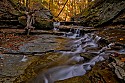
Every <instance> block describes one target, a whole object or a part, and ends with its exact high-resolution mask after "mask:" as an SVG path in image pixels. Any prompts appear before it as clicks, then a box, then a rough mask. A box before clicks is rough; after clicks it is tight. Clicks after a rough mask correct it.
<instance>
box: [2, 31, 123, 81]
mask: <svg viewBox="0 0 125 83" xmlns="http://www.w3.org/2000/svg"><path fill="white" fill-rule="evenodd" d="M79 32H80V31H74V32H68V33H65V35H62V36H57V35H51V34H42V35H36V37H37V38H36V39H33V40H31V41H28V42H26V43H23V45H21V46H19V49H18V50H15V51H14V50H11V51H7V52H8V53H7V52H6V54H5V53H4V54H3V53H2V54H1V60H0V62H1V67H0V70H1V71H0V81H1V82H3V83H21V82H22V83H53V82H57V83H83V82H85V83H91V82H94V81H95V82H98V81H99V80H100V81H101V82H102V83H108V81H111V83H113V82H116V83H119V80H118V79H117V76H116V75H115V74H113V72H111V71H109V70H110V68H109V67H107V65H108V62H107V61H106V59H109V56H110V55H113V54H115V53H118V54H119V55H121V54H122V55H124V53H125V51H124V47H122V46H120V47H119V49H114V48H116V47H118V46H117V45H116V44H115V43H114V42H111V43H110V42H105V41H104V40H103V39H102V38H101V37H100V36H97V35H96V34H95V33H86V34H83V35H80V33H79ZM100 62H101V63H100ZM96 63H97V64H96ZM105 64H106V65H105ZM103 67H104V68H103ZM96 70H97V71H96ZM105 75H106V76H105ZM100 76H101V77H100ZM111 76H112V77H111ZM93 77H94V78H93ZM108 77H111V79H108ZM109 83H110V82H109Z"/></svg>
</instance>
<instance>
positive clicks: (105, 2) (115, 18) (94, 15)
mask: <svg viewBox="0 0 125 83" xmlns="http://www.w3.org/2000/svg"><path fill="white" fill-rule="evenodd" d="M124 12H125V1H124V0H95V1H94V2H92V3H91V6H90V7H89V8H87V9H86V10H84V12H82V13H81V14H79V15H77V16H75V17H74V20H79V21H81V25H84V26H94V27H97V26H101V25H103V26H104V25H109V24H113V23H123V22H124V21H125V20H124V16H125V13H124Z"/></svg>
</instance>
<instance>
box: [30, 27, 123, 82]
mask: <svg viewBox="0 0 125 83" xmlns="http://www.w3.org/2000/svg"><path fill="white" fill-rule="evenodd" d="M65 36H66V37H68V38H73V39H76V40H74V41H73V45H72V46H71V47H72V48H73V49H74V50H71V51H60V53H61V54H62V55H61V57H60V59H63V58H64V57H68V59H67V60H65V62H64V63H63V65H62V64H60V65H58V66H55V67H52V68H49V69H48V70H46V71H45V72H42V73H40V74H39V75H38V76H37V77H36V78H35V79H34V80H33V81H32V83H53V82H54V81H58V80H64V79H68V78H71V77H74V76H82V75H84V74H85V73H86V72H87V71H88V70H91V68H92V66H94V65H95V63H96V62H99V61H103V60H105V58H106V57H107V56H108V55H109V54H111V53H113V52H114V51H113V52H112V50H111V46H115V44H114V43H111V44H109V45H107V46H104V47H101V46H99V44H98V42H99V40H100V39H101V37H99V36H97V35H95V34H93V33H88V34H84V36H83V37H80V30H79V29H77V30H76V31H75V33H73V32H68V33H66V34H65ZM93 49H94V50H93ZM95 49H97V50H95ZM115 52H118V53H125V49H120V50H117V51H115ZM81 53H82V54H83V55H84V54H90V55H91V54H93V53H94V56H93V58H91V60H89V61H87V62H84V60H85V58H84V57H81V56H80V54H81ZM74 62H75V63H76V64H74ZM83 62H84V63H83Z"/></svg>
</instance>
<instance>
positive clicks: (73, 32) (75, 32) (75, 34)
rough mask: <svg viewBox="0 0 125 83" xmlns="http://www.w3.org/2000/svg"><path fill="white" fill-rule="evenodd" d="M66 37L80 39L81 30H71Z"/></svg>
mask: <svg viewBox="0 0 125 83" xmlns="http://www.w3.org/2000/svg"><path fill="white" fill-rule="evenodd" d="M65 36H66V37H69V38H74V39H75V38H77V37H80V30H79V29H70V31H69V32H68V33H66V34H65Z"/></svg>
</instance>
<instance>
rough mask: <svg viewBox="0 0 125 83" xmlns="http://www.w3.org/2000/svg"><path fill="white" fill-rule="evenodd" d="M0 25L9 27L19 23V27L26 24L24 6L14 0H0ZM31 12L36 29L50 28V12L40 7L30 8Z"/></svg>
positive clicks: (51, 16)
mask: <svg viewBox="0 0 125 83" xmlns="http://www.w3.org/2000/svg"><path fill="white" fill-rule="evenodd" d="M0 7H1V9H0V27H2V28H3V27H4V28H5V27H9V28H10V26H17V25H20V26H21V27H23V28H24V27H25V26H26V23H27V22H26V21H27V16H26V14H25V11H26V8H25V7H23V6H21V7H20V6H19V5H18V4H17V3H16V2H15V1H14V0H2V1H0ZM30 12H31V13H32V12H34V14H35V17H34V19H35V24H34V25H33V26H34V27H36V28H37V29H41V28H42V29H46V28H47V29H52V28H53V27H52V18H53V15H52V14H51V12H50V11H49V10H48V9H46V8H44V7H43V6H42V7H40V8H39V9H38V10H34V11H33V10H32V11H30Z"/></svg>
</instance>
